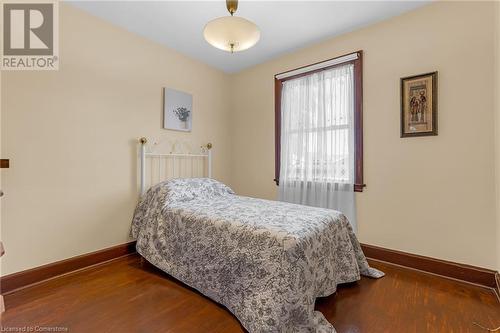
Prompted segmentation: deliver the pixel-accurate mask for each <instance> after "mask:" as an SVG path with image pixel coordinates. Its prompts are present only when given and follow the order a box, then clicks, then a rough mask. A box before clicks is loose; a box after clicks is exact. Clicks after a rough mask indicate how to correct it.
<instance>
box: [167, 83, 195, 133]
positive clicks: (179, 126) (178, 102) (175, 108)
mask: <svg viewBox="0 0 500 333" xmlns="http://www.w3.org/2000/svg"><path fill="white" fill-rule="evenodd" d="M192 119H193V96H192V95H191V94H188V93H185V92H182V91H178V90H175V89H171V88H163V128H165V129H170V130H176V131H183V132H191V126H192Z"/></svg>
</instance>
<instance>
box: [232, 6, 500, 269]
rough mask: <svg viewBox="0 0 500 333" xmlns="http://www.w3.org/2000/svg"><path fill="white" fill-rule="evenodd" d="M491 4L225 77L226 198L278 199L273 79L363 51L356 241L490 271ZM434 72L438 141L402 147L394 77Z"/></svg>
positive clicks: (408, 19) (413, 17)
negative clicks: (229, 83) (229, 100)
mask: <svg viewBox="0 0 500 333" xmlns="http://www.w3.org/2000/svg"><path fill="white" fill-rule="evenodd" d="M493 6H494V4H493V3H492V2H490V3H487V2H482V3H481V2H476V3H472V2H470V3H459V2H446V3H435V4H431V5H429V6H425V7H422V8H421V9H418V10H416V11H414V12H410V13H408V14H405V15H403V16H399V17H396V18H393V19H390V20H387V21H384V22H382V23H379V24H376V25H373V26H371V27H368V28H365V29H362V30H359V31H355V32H352V33H349V34H346V35H343V36H340V37H337V38H333V39H330V40H328V41H325V42H323V43H320V44H317V45H314V46H311V47H308V48H305V49H302V50H299V51H297V52H294V53H292V54H289V55H285V56H283V57H280V58H278V59H275V60H273V61H270V62H267V63H264V64H261V65H258V66H256V67H253V68H251V69H249V70H246V71H244V72H242V73H239V74H237V75H234V77H233V87H235V91H234V100H233V113H232V116H233V121H232V125H233V128H232V140H233V143H234V144H233V150H232V155H231V158H232V180H233V186H234V188H235V190H236V191H237V192H239V193H241V194H245V195H250V196H258V197H265V198H269V199H274V198H276V193H277V191H276V186H275V185H274V183H273V181H272V180H273V178H274V146H273V142H274V141H273V140H274V113H273V107H274V100H273V75H274V74H276V73H279V72H282V71H285V70H289V69H292V68H296V67H299V66H303V65H307V64H310V63H314V62H317V61H321V60H324V59H329V58H332V57H335V56H339V55H342V54H346V53H349V52H352V51H356V50H363V51H364V56H365V57H364V147H365V154H364V158H365V160H364V168H365V182H366V184H367V188H366V190H365V192H364V193H360V194H358V195H357V198H356V199H357V210H358V227H359V238H360V240H361V241H362V242H365V243H368V244H373V245H380V246H384V247H387V248H392V249H398V250H402V251H408V252H412V253H417V254H421V255H427V256H432V257H436V258H442V259H448V260H453V261H458V262H463V263H468V264H473V265H478V266H483V267H489V268H500V263H499V259H498V257H499V253H498V249H497V247H496V243H497V242H498V241H500V239H497V231H496V228H497V226H496V223H497V222H496V220H495V186H494V158H493V156H494V154H493V152H494V126H493V120H494V112H493V107H494V90H493V89H492V87H493V84H494V74H493V71H492V68H493V65H494V43H492V40H493V38H494V35H493V33H494V11H493ZM434 70H437V71H439V136H437V137H423V138H405V139H401V138H400V137H399V130H400V128H399V121H400V116H399V112H400V108H399V98H400V97H399V78H401V77H404V76H408V75H413V74H419V73H426V72H430V71H434ZM495 94H498V90H497V91H496V92H495Z"/></svg>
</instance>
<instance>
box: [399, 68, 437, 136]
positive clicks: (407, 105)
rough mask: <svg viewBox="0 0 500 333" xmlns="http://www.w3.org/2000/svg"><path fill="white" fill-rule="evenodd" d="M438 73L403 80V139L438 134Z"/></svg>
mask: <svg viewBox="0 0 500 333" xmlns="http://www.w3.org/2000/svg"><path fill="white" fill-rule="evenodd" d="M437 111H438V110H437V72H433V73H427V74H421V75H415V76H409V77H404V78H402V79H401V137H402V138H406V137H412V136H428V135H437V134H438V117H437Z"/></svg>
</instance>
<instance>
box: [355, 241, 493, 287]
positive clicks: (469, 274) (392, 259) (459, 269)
mask: <svg viewBox="0 0 500 333" xmlns="http://www.w3.org/2000/svg"><path fill="white" fill-rule="evenodd" d="M361 248H362V249H363V252H364V253H365V256H366V257H367V258H371V259H375V260H379V261H384V262H387V263H391V264H396V265H400V266H404V267H409V268H413V269H418V270H421V271H424V272H429V273H433V274H437V275H441V276H444V277H448V278H452V279H457V280H462V281H465V282H469V283H474V284H477V285H481V286H483V287H487V288H492V289H495V290H497V288H498V285H497V283H498V281H499V279H500V278H499V277H498V272H496V271H494V270H491V269H486V268H481V267H475V266H470V265H465V264H459V263H456V262H451V261H446V260H440V259H435V258H430V257H424V256H420V255H416V254H411V253H406V252H401V251H396V250H390V249H386V248H383V247H378V246H373V245H367V244H361Z"/></svg>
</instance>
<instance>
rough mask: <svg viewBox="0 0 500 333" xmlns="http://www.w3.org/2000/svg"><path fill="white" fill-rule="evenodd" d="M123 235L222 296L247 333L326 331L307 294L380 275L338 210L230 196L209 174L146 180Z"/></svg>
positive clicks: (181, 276) (154, 259)
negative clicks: (127, 233)
mask: <svg viewBox="0 0 500 333" xmlns="http://www.w3.org/2000/svg"><path fill="white" fill-rule="evenodd" d="M132 236H133V237H134V238H136V239H137V251H138V253H139V254H140V255H141V256H143V257H144V258H145V259H146V260H148V261H149V262H150V263H152V264H153V265H155V266H156V267H158V268H160V269H161V270H163V271H165V272H166V273H168V274H169V275H171V276H173V277H174V278H176V279H178V280H180V281H182V282H183V283H185V284H187V285H189V286H191V287H193V288H195V289H197V290H198V291H200V292H201V293H202V294H204V295H206V296H207V297H209V298H211V299H213V300H214V301H216V302H218V303H220V304H223V305H224V306H225V307H227V309H229V311H231V312H232V313H233V314H234V315H235V316H236V317H237V318H238V320H239V321H240V323H241V324H242V325H243V326H244V327H245V328H246V329H247V330H248V331H249V332H250V333H264V332H266V333H270V332H283V333H285V332H287V333H288V332H290V333H302V332H335V329H334V327H333V326H332V325H331V324H330V323H329V322H328V321H327V320H326V319H325V318H324V316H323V315H322V314H321V313H320V312H318V311H315V310H314V303H315V300H316V298H317V297H322V296H328V295H331V294H332V293H334V292H335V291H336V288H337V285H338V284H341V283H347V282H353V281H357V280H359V279H360V275H365V276H368V277H372V278H378V277H381V276H383V273H382V272H380V271H378V270H376V269H373V268H371V267H369V265H368V263H367V261H366V258H365V256H364V254H363V252H362V251H361V248H360V245H359V242H358V241H357V239H356V236H355V235H354V233H353V231H352V228H351V226H350V224H349V222H348V221H347V219H346V217H345V216H344V215H343V214H342V213H340V212H337V211H334V210H329V209H321V208H314V207H307V206H302V205H295V204H290V203H284V202H277V201H270V200H263V199H256V198H250V197H244V196H238V195H236V194H235V193H234V192H233V191H232V190H231V189H230V188H229V187H228V186H226V185H224V184H222V183H220V182H218V181H216V180H214V179H211V178H177V179H170V180H167V181H162V182H159V183H158V184H156V185H153V186H151V187H150V188H149V190H148V191H147V192H145V193H144V194H143V195H142V196H141V199H140V202H139V204H138V206H137V208H136V210H135V214H134V218H133V222H132Z"/></svg>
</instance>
